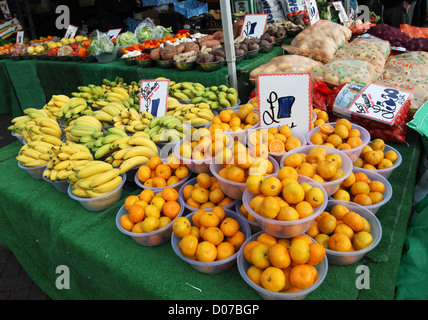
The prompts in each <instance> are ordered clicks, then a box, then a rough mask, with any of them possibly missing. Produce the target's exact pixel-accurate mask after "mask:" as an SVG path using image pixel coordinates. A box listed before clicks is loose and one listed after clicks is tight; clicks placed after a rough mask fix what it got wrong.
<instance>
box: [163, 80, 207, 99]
mask: <svg viewBox="0 0 428 320" xmlns="http://www.w3.org/2000/svg"><path fill="white" fill-rule="evenodd" d="M204 91H205V86H204V85H203V84H201V83H199V82H188V81H185V82H170V84H169V96H170V97H174V98H176V99H181V100H191V99H194V98H196V97H197V95H196V93H198V92H204Z"/></svg>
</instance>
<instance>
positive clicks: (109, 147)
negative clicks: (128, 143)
mask: <svg viewBox="0 0 428 320" xmlns="http://www.w3.org/2000/svg"><path fill="white" fill-rule="evenodd" d="M127 137H128V134H127V133H126V132H125V131H124V130H123V129H121V128H115V127H111V128H108V129H107V130H106V131H105V132H104V133H103V134H102V135H100V134H97V138H95V137H94V139H93V141H91V142H87V143H85V145H86V146H87V147H88V148H89V149H91V150H92V152H94V158H95V159H100V158H102V157H104V156H107V155H109V154H111V153H112V152H113V151H114V150H115V149H116V148H114V147H113V143H115V142H116V141H118V140H119V139H121V138H127ZM121 141H125V140H124V139H122V140H120V141H119V142H118V143H121Z"/></svg>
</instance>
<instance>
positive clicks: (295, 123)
mask: <svg viewBox="0 0 428 320" xmlns="http://www.w3.org/2000/svg"><path fill="white" fill-rule="evenodd" d="M257 87H258V101H259V118H260V126H261V127H279V126H282V125H288V126H289V127H290V129H294V130H297V131H299V132H300V133H302V134H304V135H306V134H307V133H308V132H309V130H310V129H311V104H312V96H311V74H310V73H283V74H259V75H257Z"/></svg>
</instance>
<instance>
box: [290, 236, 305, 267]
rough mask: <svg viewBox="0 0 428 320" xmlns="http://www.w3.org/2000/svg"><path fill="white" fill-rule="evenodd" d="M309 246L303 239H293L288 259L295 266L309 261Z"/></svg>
mask: <svg viewBox="0 0 428 320" xmlns="http://www.w3.org/2000/svg"><path fill="white" fill-rule="evenodd" d="M309 256H310V252H309V244H308V242H307V241H305V240H304V239H301V238H299V239H295V240H293V241H292V242H291V247H290V257H291V260H292V261H293V262H294V263H296V264H303V263H306V262H307V261H308V260H309Z"/></svg>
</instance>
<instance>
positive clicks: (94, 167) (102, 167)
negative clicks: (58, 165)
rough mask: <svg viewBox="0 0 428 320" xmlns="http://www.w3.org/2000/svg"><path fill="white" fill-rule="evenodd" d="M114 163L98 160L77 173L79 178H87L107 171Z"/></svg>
mask: <svg viewBox="0 0 428 320" xmlns="http://www.w3.org/2000/svg"><path fill="white" fill-rule="evenodd" d="M112 168H113V167H112V165H111V164H109V163H107V162H98V163H95V164H89V165H88V166H86V167H85V168H83V169H81V170H79V171H78V172H77V174H76V176H77V178H79V179H80V178H86V177H89V176H92V175H94V174H97V173H101V172H105V171H107V170H110V169H112Z"/></svg>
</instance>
